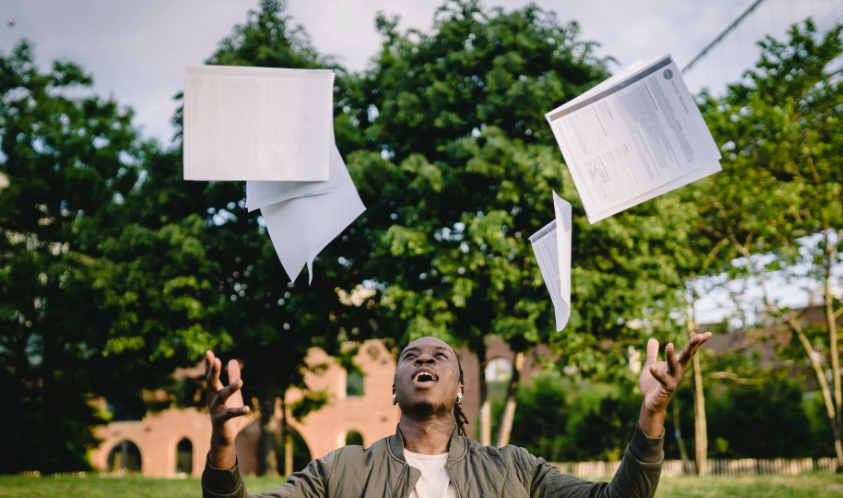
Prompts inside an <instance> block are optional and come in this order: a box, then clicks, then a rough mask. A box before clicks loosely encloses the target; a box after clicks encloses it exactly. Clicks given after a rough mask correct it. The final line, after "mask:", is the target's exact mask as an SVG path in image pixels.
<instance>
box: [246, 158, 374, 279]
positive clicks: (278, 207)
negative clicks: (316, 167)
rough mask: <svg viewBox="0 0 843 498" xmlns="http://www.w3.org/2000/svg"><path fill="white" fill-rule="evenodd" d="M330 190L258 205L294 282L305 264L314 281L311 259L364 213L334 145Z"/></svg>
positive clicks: (283, 264)
mask: <svg viewBox="0 0 843 498" xmlns="http://www.w3.org/2000/svg"><path fill="white" fill-rule="evenodd" d="M331 162H332V165H331V181H332V182H335V185H334V186H333V188H331V189H330V190H327V191H323V192H319V193H311V194H310V195H304V196H295V197H292V198H290V197H287V199H286V200H283V201H281V202H276V203H274V204H269V205H265V206H261V208H260V210H261V215H263V219H264V223H265V224H266V229H267V231H268V232H269V237H270V239H272V245H273V246H274V247H275V252H276V254H278V259H280V260H281V265H282V266H283V267H284V270H285V271H286V272H287V275H288V276H289V277H290V280H292V281H294V282H295V280H296V278H297V277H298V275H299V273H300V272H301V270H302V268H304V266H305V265H307V267H308V271H309V279H310V281H312V280H313V271H312V268H313V259H314V258H316V256H317V255H318V254H319V253H320V252H321V251H322V249H324V248H325V246H327V245H328V243H329V242H331V241H332V240H333V239H334V238H336V237H337V236H338V235H339V234H340V233H341V232H342V231H343V230H345V229H346V227H348V226H349V225H350V224H351V223H353V222H354V220H356V219H357V217H358V216H360V215H361V214H362V213H363V211H365V210H366V208H365V206H364V205H363V201H362V200H361V199H360V194H358V192H357V188H356V187H355V186H354V182H353V181H352V179H351V175H349V174H348V169H347V168H346V166H345V163H344V162H343V160H342V156H341V155H340V152H339V150H338V149H337V146H336V145H333V144H332V145H331Z"/></svg>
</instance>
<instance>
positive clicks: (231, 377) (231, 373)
mask: <svg viewBox="0 0 843 498" xmlns="http://www.w3.org/2000/svg"><path fill="white" fill-rule="evenodd" d="M235 380H240V363H238V361H237V360H231V361H229V362H228V382H229V383H231V382H234V381H235Z"/></svg>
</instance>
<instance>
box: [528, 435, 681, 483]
mask: <svg viewBox="0 0 843 498" xmlns="http://www.w3.org/2000/svg"><path fill="white" fill-rule="evenodd" d="M663 447H664V434H662V435H661V437H658V438H654V437H649V436H647V435H646V434H644V432H643V431H642V430H641V429H640V428H639V427H638V424H636V426H635V432H634V433H633V435H632V441H631V442H630V443H629V446H628V447H627V448H626V451H625V452H624V456H623V460H622V461H621V465H620V467H619V468H618V471H617V473H616V474H615V476H614V477H613V478H612V481H611V482H602V481H599V482H591V481H585V480H582V479H579V478H577V477H574V476H571V475H567V474H563V473H561V472H560V471H559V469H558V468H557V467H556V466H554V465H550V464H548V463H547V462H545V461H544V459H542V458H537V457H535V456H533V455H531V454H530V453H529V452H527V450H525V449H523V448H519V450H520V451H519V452H518V456H517V458H518V459H519V460H520V462H519V464H518V467H519V472H521V473H522V475H520V476H519V477H520V478H521V482H523V483H524V484H525V485H527V486H528V491H529V492H530V496H531V497H532V498H539V497H555V498H652V497H653V496H654V495H655V494H656V487H657V486H658V484H659V477H660V475H661V467H662V461H663V460H664V450H663Z"/></svg>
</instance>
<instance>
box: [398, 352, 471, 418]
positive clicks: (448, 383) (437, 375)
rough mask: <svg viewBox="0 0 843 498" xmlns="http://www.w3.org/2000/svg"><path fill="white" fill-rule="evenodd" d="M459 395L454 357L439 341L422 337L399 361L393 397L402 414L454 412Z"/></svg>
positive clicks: (457, 369) (456, 363)
mask: <svg viewBox="0 0 843 498" xmlns="http://www.w3.org/2000/svg"><path fill="white" fill-rule="evenodd" d="M461 391H462V386H461V385H460V369H459V363H458V362H457V354H456V353H455V352H454V350H453V348H451V346H449V345H448V344H446V343H445V342H444V341H442V340H440V339H436V338H434V337H423V338H421V339H418V340H416V341H413V342H412V343H410V345H409V346H407V347H406V348H404V351H402V352H401V356H399V357H398V366H397V368H396V369H395V394H396V395H397V396H398V404H399V406H400V407H401V411H402V412H404V413H419V414H423V413H438V412H449V411H452V410H453V409H454V403H455V402H456V399H457V393H458V392H461Z"/></svg>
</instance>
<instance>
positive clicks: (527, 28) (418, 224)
mask: <svg viewBox="0 0 843 498" xmlns="http://www.w3.org/2000/svg"><path fill="white" fill-rule="evenodd" d="M396 25H397V19H394V18H393V19H388V18H386V17H384V16H380V17H379V18H378V27H379V29H380V32H381V34H382V35H383V37H384V45H383V49H382V51H381V53H380V55H379V57H378V58H377V59H375V61H374V65H373V67H372V68H370V70H369V71H367V73H366V75H365V77H364V78H361V79H360V81H359V83H360V84H359V88H360V90H359V91H357V92H356V93H352V94H351V95H350V96H349V110H348V112H349V113H350V114H352V115H353V119H354V121H355V122H357V123H359V126H360V128H362V130H363V131H364V133H365V137H366V139H367V142H366V147H367V148H368V149H370V150H373V151H371V152H366V151H360V152H358V153H355V154H351V155H350V164H352V165H353V166H354V168H355V171H358V172H359V176H355V180H356V181H357V180H358V179H359V181H358V182H357V184H358V187H359V188H360V190H361V193H362V194H363V196H364V200H365V199H374V202H372V203H368V201H367V204H369V206H370V207H369V211H367V213H366V215H365V216H364V217H363V219H362V220H361V221H360V223H359V225H358V226H359V227H360V229H362V230H363V231H364V232H367V233H368V236H369V240H370V242H371V244H372V246H373V247H374V248H373V249H372V251H371V253H372V257H371V258H370V259H369V260H368V262H365V263H364V271H363V274H365V275H367V276H369V277H368V278H370V279H371V280H374V281H375V282H376V283H377V284H378V285H379V287H380V288H381V289H382V294H381V295H380V304H381V306H382V310H383V315H382V316H381V317H380V318H379V322H380V326H381V327H380V328H381V329H388V330H389V331H390V332H391V333H393V334H398V336H399V337H401V338H402V340H406V339H409V338H413V337H418V336H420V335H435V336H439V337H442V338H444V339H447V340H449V341H451V342H453V343H456V344H465V345H467V346H468V347H469V348H470V349H471V350H472V351H473V352H475V353H476V354H477V355H478V357H479V358H480V361H481V368H483V369H485V366H486V364H485V358H486V355H485V351H486V346H485V342H484V338H485V337H486V336H487V335H489V334H492V335H496V336H499V337H502V338H504V339H505V340H506V341H507V342H508V343H509V345H510V347H511V348H512V349H513V350H514V351H515V352H516V353H523V352H524V351H525V350H527V349H528V348H529V347H531V346H533V345H535V344H537V343H539V342H545V343H550V344H551V345H552V346H553V347H554V348H555V351H556V352H558V353H559V354H560V357H561V361H563V362H569V363H571V364H575V365H576V366H578V367H579V368H580V369H582V370H583V371H584V372H586V374H587V375H596V376H604V377H606V378H608V377H612V376H615V375H626V374H624V373H623V372H624V371H628V368H627V365H628V358H627V354H628V353H627V351H628V350H627V346H629V345H630V344H636V345H640V342H639V339H640V338H641V335H642V334H648V333H653V332H660V331H663V330H675V328H676V327H675V323H674V321H673V319H672V318H670V316H669V312H670V310H672V309H675V308H676V306H677V304H676V303H675V301H676V296H675V293H674V292H673V290H674V289H673V288H672V287H670V286H669V285H667V283H668V282H673V281H675V280H677V279H678V277H677V275H669V274H670V273H671V271H672V270H671V265H670V254H669V252H670V250H669V249H665V247H667V246H675V245H678V244H686V243H687V240H686V239H683V237H686V236H687V232H681V231H674V230H666V229H665V225H664V224H662V223H661V222H654V221H653V216H661V217H662V218H663V219H664V220H665V221H664V222H665V223H666V224H667V223H671V222H675V221H677V220H678V219H681V218H682V217H683V216H684V214H683V210H682V209H681V205H680V203H679V201H677V200H667V201H661V200H660V201H655V202H652V203H648V204H647V205H645V206H641V207H639V208H636V209H634V210H631V211H630V212H627V213H625V214H623V215H620V216H618V217H616V218H613V219H610V220H606V221H603V222H601V223H599V224H597V225H594V226H592V225H589V224H588V222H587V220H586V218H585V216H584V212H583V208H582V206H581V204H580V203H579V199H578V196H577V195H576V193H575V189H574V187H573V183H572V182H571V180H570V177H569V176H568V174H567V170H566V169H565V168H564V166H563V165H562V164H561V163H562V158H561V155H560V153H559V151H558V149H557V147H556V146H555V142H554V141H553V137H552V133H551V131H550V129H549V128H548V127H547V126H546V124H545V122H544V120H543V115H544V113H545V112H546V111H548V110H550V109H552V108H553V107H554V106H557V105H559V104H561V103H563V102H565V101H566V100H569V99H571V98H573V97H575V96H577V95H578V94H580V93H581V92H583V91H584V90H586V89H588V88H590V87H591V86H593V85H595V84H597V83H598V82H600V81H602V80H603V79H605V78H606V77H608V75H609V73H608V71H607V67H606V66H607V63H608V60H606V59H601V58H597V57H596V56H594V54H593V48H594V46H595V44H594V43H592V42H585V41H582V40H581V39H580V34H579V27H578V26H577V25H576V24H575V23H570V24H567V25H561V24H560V23H559V22H558V20H557V19H556V17H555V15H554V14H552V13H550V12H545V11H543V10H541V9H539V8H538V7H536V6H535V5H530V6H527V7H525V8H523V9H520V10H515V11H512V12H504V11H503V10H502V9H486V8H484V7H482V6H481V5H480V3H479V2H478V1H475V0H450V1H447V2H445V4H444V5H443V6H442V7H441V8H440V9H439V10H438V11H437V13H436V16H435V21H434V28H433V31H432V32H431V33H423V32H420V31H416V30H409V31H407V32H406V33H404V34H401V33H398V32H397V30H396ZM552 190H556V191H557V192H560V193H561V194H562V195H563V197H565V198H566V199H568V200H570V201H571V202H572V204H573V205H574V224H575V225H576V229H575V232H574V241H573V244H574V252H575V253H576V258H575V259H574V261H575V266H576V268H575V269H574V277H573V278H574V281H573V290H574V292H573V296H574V297H573V299H574V303H573V309H574V312H573V316H572V318H571V321H570V322H569V325H568V328H567V329H566V330H565V332H564V333H562V334H556V333H555V332H554V330H555V328H554V324H553V323H552V320H553V313H552V309H550V299H549V297H548V295H547V290H546V288H545V287H544V284H543V281H542V279H541V276H540V273H539V270H538V266H537V265H536V263H535V259H534V257H533V254H532V249H531V247H530V244H529V241H528V237H529V236H530V235H531V234H532V233H534V232H535V231H536V230H538V229H539V228H541V227H542V226H544V225H545V224H546V223H548V222H549V221H551V220H552V219H553V216H554V215H553V209H552V201H551V191H552ZM668 277H669V278H668ZM517 379H518V377H515V381H514V382H512V383H511V384H510V388H509V392H508V398H509V399H508V402H507V404H508V405H510V406H511V408H512V409H510V410H507V411H505V414H506V415H507V420H505V421H504V423H503V424H501V425H502V426H503V427H502V430H501V434H502V435H503V436H504V437H502V438H500V439H499V440H498V444H504V443H506V442H507V441H506V439H507V438H506V434H508V433H509V430H508V428H507V427H508V426H509V425H511V420H512V414H513V411H514V406H515V394H516V392H517V387H518V382H517ZM470 394H471V393H469V395H470ZM479 396H480V402H481V405H486V403H485V402H486V388H485V382H484V381H483V376H482V375H481V392H480V394H479ZM484 412H485V410H484ZM490 435H491V431H490V424H489V423H488V421H487V420H483V419H482V418H481V431H480V440H481V442H483V443H486V444H488V443H490V442H491V441H490Z"/></svg>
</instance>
